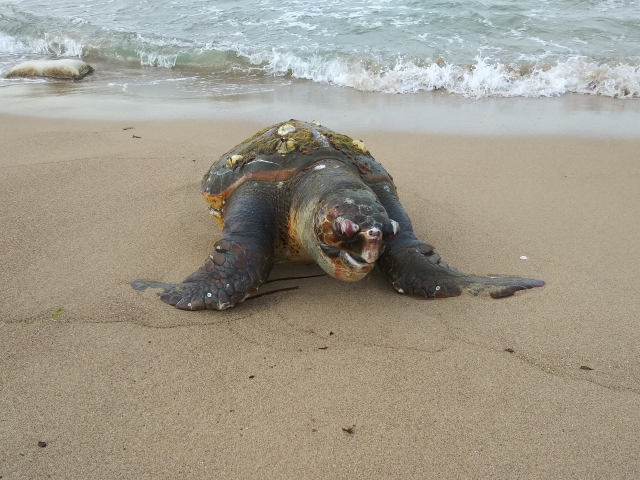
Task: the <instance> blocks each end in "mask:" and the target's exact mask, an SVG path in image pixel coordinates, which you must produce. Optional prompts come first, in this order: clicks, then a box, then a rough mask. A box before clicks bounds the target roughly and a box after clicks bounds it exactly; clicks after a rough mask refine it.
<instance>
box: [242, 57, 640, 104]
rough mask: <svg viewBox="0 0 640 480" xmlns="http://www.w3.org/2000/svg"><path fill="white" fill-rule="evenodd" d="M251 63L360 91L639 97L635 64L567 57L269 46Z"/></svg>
mask: <svg viewBox="0 0 640 480" xmlns="http://www.w3.org/2000/svg"><path fill="white" fill-rule="evenodd" d="M249 60H250V61H251V63H254V64H255V63H261V64H263V65H264V66H263V67H262V69H263V70H264V72H265V73H267V74H269V75H272V76H283V75H291V76H292V77H294V78H301V79H307V80H311V81H315V82H320V83H328V84H332V85H338V86H342V87H351V88H354V89H356V90H360V91H365V92H382V93H416V92H419V91H431V90H445V91H448V92H451V93H455V94H459V95H463V96H465V97H473V98H480V97H552V96H558V95H563V94H566V93H581V94H589V95H602V96H607V97H615V98H633V97H640V67H638V66H634V65H629V64H618V65H604V64H598V63H595V62H590V61H587V60H585V59H582V58H570V59H568V60H566V61H563V62H559V63H558V64H557V65H548V64H534V63H531V62H522V63H519V64H506V65H505V64H503V63H500V62H492V61H491V60H490V59H489V58H483V57H480V56H477V57H475V59H474V61H473V62H472V63H469V64H467V65H453V64H447V63H446V62H445V61H444V60H443V59H438V60H436V61H433V62H429V61H427V62H424V61H421V62H417V61H407V60H403V59H399V60H397V61H396V62H395V63H394V64H393V65H392V66H386V65H384V64H381V63H380V62H375V61H371V60H366V61H363V60H354V59H347V58H340V57H337V56H335V57H333V58H325V57H322V56H320V55H311V56H309V57H306V58H303V57H300V56H298V55H296V54H293V53H290V52H278V51H276V50H272V51H271V52H268V53H261V54H254V55H251V56H250V57H249Z"/></svg>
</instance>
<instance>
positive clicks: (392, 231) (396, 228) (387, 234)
mask: <svg viewBox="0 0 640 480" xmlns="http://www.w3.org/2000/svg"><path fill="white" fill-rule="evenodd" d="M399 232H400V224H399V223H398V222H396V221H395V220H389V222H388V223H387V224H386V225H385V226H384V238H386V239H387V240H391V239H392V238H393V237H395V236H396V235H397V234H398V233H399Z"/></svg>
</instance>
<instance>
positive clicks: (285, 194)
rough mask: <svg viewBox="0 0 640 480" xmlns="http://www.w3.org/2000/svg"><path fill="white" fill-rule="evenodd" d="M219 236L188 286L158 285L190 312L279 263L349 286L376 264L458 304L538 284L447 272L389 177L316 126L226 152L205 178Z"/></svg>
mask: <svg viewBox="0 0 640 480" xmlns="http://www.w3.org/2000/svg"><path fill="white" fill-rule="evenodd" d="M200 191H201V192H202V194H203V195H204V198H205V201H206V202H207V205H208V206H209V209H210V211H211V214H212V215H213V218H214V219H215V220H216V222H217V223H218V225H219V226H220V227H221V228H222V238H220V240H218V241H217V242H216V243H215V247H214V249H213V251H212V252H211V254H210V255H209V256H208V257H207V259H206V260H205V262H204V265H203V266H202V267H200V269H199V270H198V271H196V272H195V273H193V274H192V275H190V276H189V277H187V279H185V280H184V282H183V283H178V284H164V283H156V282H143V281H136V282H132V286H133V288H135V289H137V290H144V289H146V288H148V287H153V288H160V289H162V291H161V292H160V293H159V296H160V298H161V299H162V300H163V301H164V302H166V303H169V304H171V305H174V306H176V307H177V308H180V309H183V310H202V309H217V310H223V309H225V308H229V307H232V306H234V305H236V304H237V303H238V302H241V301H243V300H244V299H246V298H247V297H248V296H250V295H251V294H253V293H254V292H255V291H256V290H257V289H258V287H260V285H262V284H263V283H264V282H265V281H266V280H267V277H268V276H269V273H270V272H271V268H272V266H273V264H274V263H279V262H280V263H314V262H315V263H317V264H318V265H320V267H322V268H323V269H324V270H325V271H326V272H327V273H328V274H329V275H331V276H333V277H335V278H337V279H339V280H345V281H348V282H354V281H357V280H360V279H362V278H364V277H365V276H366V275H367V274H368V273H369V272H370V271H371V270H372V269H373V266H374V265H375V264H376V263H377V264H378V267H379V269H380V271H381V272H382V274H383V275H384V277H385V278H386V279H387V280H388V281H389V282H390V283H391V284H392V285H393V287H394V288H395V289H396V290H397V291H398V292H400V293H405V294H409V295H411V294H413V295H419V296H421V297H423V298H432V297H453V296H457V295H460V293H462V291H463V290H468V291H471V292H472V293H476V294H477V293H478V292H480V291H483V290H488V292H489V293H490V295H491V296H492V297H494V298H500V297H507V296H510V295H513V293H514V292H516V291H518V290H523V289H527V288H533V287H541V286H543V285H544V282H542V281H540V280H531V279H527V278H496V277H491V278H485V277H476V276H471V275H467V274H464V273H461V272H459V271H457V270H455V269H454V268H452V267H450V266H449V265H447V264H446V263H445V262H443V261H442V260H441V259H440V256H439V255H438V254H437V253H435V252H434V249H433V247H432V246H431V245H429V244H427V243H424V242H422V241H420V240H419V239H418V238H416V236H415V235H414V233H413V229H412V226H411V221H410V220H409V217H408V216H407V214H406V212H405V211H404V209H403V208H402V205H401V204H400V201H399V200H398V195H397V192H396V187H395V185H394V183H393V179H392V178H391V175H389V174H388V173H387V171H386V170H385V169H384V168H383V167H382V165H380V164H379V163H378V162H376V161H375V160H374V159H373V157H372V156H371V154H370V153H369V151H368V150H367V148H366V147H365V146H364V144H363V143H362V142H361V141H359V140H353V139H352V138H350V137H348V136H346V135H340V134H338V133H336V132H334V131H332V130H330V129H328V128H325V127H323V126H321V125H320V124H319V123H318V122H315V121H314V122H310V123H307V122H302V121H298V120H289V121H287V122H283V123H279V124H276V125H272V126H270V127H268V128H265V129H264V130H262V131H261V132H258V133H257V134H255V135H254V136H253V137H251V138H249V139H247V140H245V141H244V142H242V143H241V144H240V145H238V146H236V147H235V148H234V149H233V150H231V151H229V152H227V153H226V154H225V155H223V156H222V157H221V158H220V159H219V160H218V161H216V162H215V163H214V164H213V166H212V167H211V169H210V170H209V171H208V172H207V173H206V174H205V176H204V178H203V179H202V184H201V187H200Z"/></svg>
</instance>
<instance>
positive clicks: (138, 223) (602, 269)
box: [0, 112, 640, 479]
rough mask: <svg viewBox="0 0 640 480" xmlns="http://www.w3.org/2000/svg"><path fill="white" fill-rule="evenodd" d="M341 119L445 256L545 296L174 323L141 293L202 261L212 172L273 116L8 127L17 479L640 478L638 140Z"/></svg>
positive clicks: (4, 286)
mask: <svg viewBox="0 0 640 480" xmlns="http://www.w3.org/2000/svg"><path fill="white" fill-rule="evenodd" d="M347 113H348V112H347ZM286 118H288V116H287V115H285V116H284V117H283V118H279V117H278V118H274V119H273V121H277V120H284V119H286ZM307 119H308V120H312V118H307ZM318 120H321V121H323V119H322V118H318ZM345 122H346V120H345ZM323 123H325V122H324V121H323ZM326 124H327V126H329V127H331V128H334V129H340V130H341V132H342V133H346V134H350V135H352V136H354V137H357V138H361V139H362V140H364V142H365V143H366V145H367V147H368V148H369V149H370V150H371V151H372V152H373V154H374V156H375V157H376V159H377V160H378V161H380V162H381V163H382V164H383V165H384V166H385V167H386V168H387V169H388V170H389V172H390V173H391V174H392V175H393V177H394V179H395V182H396V185H397V186H398V190H399V194H400V199H401V201H402V202H403V204H404V205H405V208H406V210H407V211H408V213H409V215H410V216H411V218H412V221H413V224H414V229H415V230H416V232H417V234H418V236H419V237H421V238H422V239H423V240H425V241H428V242H430V243H432V244H433V245H435V246H436V250H437V251H438V252H439V253H440V254H441V255H442V257H443V259H444V260H446V261H447V262H449V263H450V264H451V265H453V266H455V267H456V268H458V269H460V270H463V271H467V272H470V273H475V274H481V275H494V274H499V275H519V276H527V277H531V278H540V279H543V280H545V281H546V282H547V285H546V286H545V287H544V288H539V289H534V290H531V291H527V292H524V293H518V294H516V295H515V296H514V297H511V298H507V299H503V300H492V299H491V298H489V297H473V296H462V297H458V298H454V299H447V300H433V301H423V300H420V299H417V298H411V297H407V296H404V295H400V294H398V293H396V292H395V291H394V290H393V288H391V286H390V285H388V284H387V283H386V282H385V281H384V280H383V279H382V277H381V275H380V274H379V273H378V272H377V271H374V273H373V274H372V275H370V276H369V277H368V278H367V279H365V280H364V281H362V282H359V283H355V284H346V283H341V282H339V281H337V280H334V279H332V278H330V277H326V276H323V277H314V278H306V279H299V280H286V281H282V282H277V283H270V284H267V285H265V286H264V287H263V288H262V289H261V290H260V292H265V291H270V290H275V289H279V288H287V287H298V288H297V289H294V290H288V291H282V292H278V293H275V294H273V295H267V296H263V297H260V298H256V299H255V300H252V301H247V302H245V303H242V304H240V305H239V306H238V307H236V308H234V309H230V310H227V311H224V312H183V311H178V310H176V309H174V308H171V307H169V306H168V305H166V304H164V303H162V302H161V301H159V300H158V299H157V298H156V297H155V296H154V294H153V293H151V292H149V293H140V292H136V291H134V290H132V289H131V288H130V286H129V284H128V282H129V281H131V280H135V279H149V280H158V281H165V282H176V281H180V280H182V279H183V278H184V277H185V276H187V275H188V274H190V273H191V272H193V271H194V270H196V269H197V268H198V267H199V266H200V265H201V263H202V262H203V260H204V258H206V255H207V254H208V252H209V251H210V249H211V248H212V246H213V243H214V242H215V240H216V239H217V238H218V237H219V235H220V231H219V230H218V228H217V226H216V225H215V223H214V222H213V220H212V219H211V217H210V215H209V214H208V213H207V209H206V206H205V204H204V202H203V200H202V198H201V196H200V194H199V193H198V184H199V181H200V178H201V177H202V175H203V174H204V172H205V171H206V170H207V169H208V167H209V166H210V165H211V163H213V161H214V160H216V159H217V158H218V157H219V156H220V155H222V154H223V153H224V152H225V151H227V150H228V149H229V148H230V147H231V146H233V145H234V144H236V143H238V142H240V141H242V140H243V139H245V138H246V137H248V136H250V135H251V134H253V133H254V132H255V131H257V130H258V129H260V128H262V127H263V126H265V124H264V123H258V122H255V123H251V122H246V121H242V122H241V121H235V120H232V121H223V120H220V119H191V120H177V119H174V120H167V121H160V122H151V121H142V120H132V121H125V120H123V121H100V120H68V119H63V118H62V119H61V118H58V119H43V118H32V117H24V116H12V115H6V114H4V115H0V152H1V153H0V218H1V219H2V228H1V229H0V251H1V252H2V263H1V265H0V291H2V292H3V294H2V296H0V352H2V353H1V355H2V362H1V364H2V368H1V369H0V375H1V377H0V382H1V383H0V385H1V390H0V411H1V412H2V416H1V418H0V430H1V431H2V434H0V476H1V477H2V478H3V479H22V478H25V479H34V478H49V477H51V478H67V479H75V478H77V479H86V478H96V479H97V478H109V479H114V478H153V479H157V478H197V479H203V478H366V479H371V478H416V479H423V478H489V477H491V478H576V479H577V478H634V477H635V476H636V475H637V472H638V471H640V444H639V443H638V431H640V409H639V408H638V400H639V398H640V397H639V395H640V362H639V360H640V329H639V328H638V318H640V315H639V314H640V297H639V296H638V291H640V276H639V275H638V272H639V271H640V244H639V243H638V241H637V239H638V238H640V223H639V222H638V218H640V188H638V185H639V184H640V183H639V182H640V164H639V163H638V152H639V151H640V140H639V139H637V138H636V139H620V138H613V137H604V138H588V137H582V138H580V137H572V136H549V135H546V136H541V135H538V136H514V135H511V136H498V135H492V136H470V135H461V134H450V135H449V134H433V133H431V134H430V133H424V132H423V133H419V132H418V133H416V132H403V131H397V130H393V129H376V128H368V129H362V128H360V129H357V126H354V127H352V128H349V127H348V126H347V127H345V126H343V125H335V124H331V123H329V122H326ZM124 127H133V128H132V129H129V130H123V128H124ZM133 135H135V136H137V137H140V138H133ZM522 256H526V257H527V259H526V260H525V259H521V257H522ZM320 273H322V272H321V270H320V269H319V268H317V267H315V266H295V267H293V266H277V267H276V268H275V270H274V272H273V273H272V277H271V278H285V277H291V276H311V275H318V274H320ZM56 312H57V314H56ZM350 432H351V433H350ZM38 442H45V443H46V446H45V447H39V446H38Z"/></svg>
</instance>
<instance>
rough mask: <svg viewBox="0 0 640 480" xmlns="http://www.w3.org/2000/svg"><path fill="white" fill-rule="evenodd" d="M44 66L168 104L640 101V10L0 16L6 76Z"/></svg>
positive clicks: (100, 7)
mask: <svg viewBox="0 0 640 480" xmlns="http://www.w3.org/2000/svg"><path fill="white" fill-rule="evenodd" d="M43 57H45V58H82V59H83V60H85V61H86V62H88V63H90V64H92V65H94V66H95V67H96V73H95V75H94V76H93V77H92V78H91V79H90V80H89V82H93V83H95V82H98V83H100V85H101V86H102V87H103V88H106V89H108V90H112V91H114V92H133V93H135V92H136V91H137V90H144V89H146V90H148V89H156V90H157V91H158V92H159V93H158V94H159V95H168V96H171V95H172V92H174V93H175V92H178V93H179V94H181V95H190V96H194V97H198V96H203V95H209V96H211V95H212V96H225V95H234V94H237V93H244V92H255V91H262V90H268V89H269V88H272V87H273V85H278V84H286V83H287V82H291V81H294V80H296V79H299V80H304V81H310V82H317V83H321V84H328V85H334V86H339V87H349V88H353V89H356V90H360V91H364V92H380V93H400V94H410V93H415V92H420V91H431V90H442V91H447V92H450V93H452V94H457V95H462V96H465V97H474V98H479V97H490V96H498V97H500V96H502V97H513V96H521V97H548V96H557V95H562V94H565V93H579V94H585V95H601V96H607V97H617V98H638V97H640V1H638V0H590V1H577V0H553V1H552V0H520V1H519V2H513V1H506V0H502V1H473V0H460V1H444V0H440V1H415V0H414V1H411V0H357V1H356V0H339V1H333V0H325V1H323V2H317V1H309V0H281V1H278V2H274V1H258V0H239V1H235V0H218V1H215V2H214V1H211V0H74V1H70V0H48V1H43V0H8V1H7V0H4V1H3V2H1V3H0V74H2V73H4V72H6V71H7V70H8V69H9V68H10V67H11V66H12V65H14V64H16V63H18V62H20V61H24V60H30V59H35V58H43ZM50 81H51V80H42V79H38V80H11V81H9V80H7V79H2V80H0V86H10V85H13V84H16V83H25V82H50ZM296 81H297V80H296Z"/></svg>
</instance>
